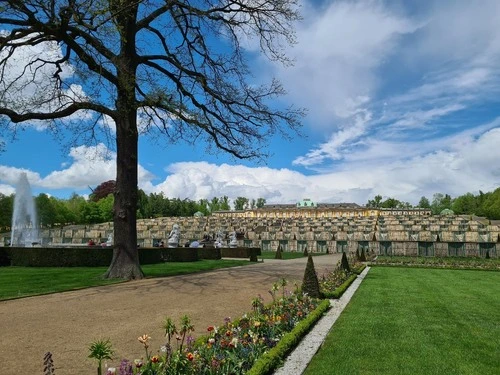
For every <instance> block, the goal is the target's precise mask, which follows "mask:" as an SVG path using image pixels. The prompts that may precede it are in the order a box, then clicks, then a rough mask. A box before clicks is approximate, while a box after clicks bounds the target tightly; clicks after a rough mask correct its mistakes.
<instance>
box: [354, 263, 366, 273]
mask: <svg viewBox="0 0 500 375" xmlns="http://www.w3.org/2000/svg"><path fill="white" fill-rule="evenodd" d="M365 268H366V264H362V265H361V266H359V267H357V268H353V269H352V272H354V273H355V274H356V275H359V274H361V272H363V271H364V270H365Z"/></svg>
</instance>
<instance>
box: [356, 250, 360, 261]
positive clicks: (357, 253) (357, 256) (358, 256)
mask: <svg viewBox="0 0 500 375" xmlns="http://www.w3.org/2000/svg"><path fill="white" fill-rule="evenodd" d="M359 258H360V255H359V249H356V260H357V261H359V260H360V259H359Z"/></svg>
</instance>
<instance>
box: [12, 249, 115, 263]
mask: <svg viewBox="0 0 500 375" xmlns="http://www.w3.org/2000/svg"><path fill="white" fill-rule="evenodd" d="M6 251H7V254H8V256H9V258H10V264H11V265H12V266H21V267H104V266H109V265H110V263H111V259H112V258H113V248H111V247H100V246H86V247H9V248H6Z"/></svg>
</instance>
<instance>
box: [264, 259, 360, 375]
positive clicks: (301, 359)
mask: <svg viewBox="0 0 500 375" xmlns="http://www.w3.org/2000/svg"><path fill="white" fill-rule="evenodd" d="M369 270H370V267H366V268H365V269H364V270H363V272H361V274H360V275H359V276H358V277H357V278H356V280H354V282H353V283H352V284H351V285H350V286H349V288H348V289H347V290H346V291H345V292H344V294H343V295H342V297H340V298H339V299H338V300H333V299H332V300H330V305H331V308H330V310H328V312H327V313H326V314H325V316H323V317H322V318H321V319H320V320H319V321H318V322H317V323H316V325H315V326H314V327H313V329H312V330H311V331H310V332H309V333H308V334H307V335H306V336H305V337H304V338H303V339H302V341H301V342H300V344H299V345H298V346H297V347H296V348H295V349H294V350H293V351H292V353H291V354H290V355H289V356H288V357H287V358H286V360H285V364H284V365H283V366H282V367H280V368H279V369H277V370H276V371H275V372H274V375H301V374H302V373H303V372H304V371H305V369H306V367H307V365H308V364H309V362H310V361H311V359H312V358H313V357H314V355H315V354H316V353H317V351H318V350H319V348H320V347H321V345H322V344H323V342H324V341H325V338H326V335H327V334H328V332H330V329H331V328H332V326H333V324H334V323H335V322H336V321H337V318H338V317H339V316H340V314H341V313H342V311H343V310H344V308H345V307H346V306H347V304H348V303H349V301H350V300H351V298H352V296H353V295H354V292H356V290H357V289H358V287H359V285H360V284H361V282H362V281H363V279H364V278H365V276H366V274H367V273H368V271H369Z"/></svg>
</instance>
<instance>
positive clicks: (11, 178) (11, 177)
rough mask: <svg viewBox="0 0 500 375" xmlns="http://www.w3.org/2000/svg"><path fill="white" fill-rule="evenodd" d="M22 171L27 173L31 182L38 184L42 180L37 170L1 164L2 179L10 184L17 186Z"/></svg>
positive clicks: (0, 173) (0, 174)
mask: <svg viewBox="0 0 500 375" xmlns="http://www.w3.org/2000/svg"><path fill="white" fill-rule="evenodd" d="M22 173H26V177H27V178H28V181H29V182H30V184H37V183H39V182H40V175H39V174H38V173H36V172H33V171H29V170H27V169H24V168H15V167H9V166H5V165H0V181H1V182H4V183H6V184H8V185H10V186H15V185H16V184H17V182H18V181H19V178H20V176H21V174H22ZM6 189H8V188H6Z"/></svg>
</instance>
